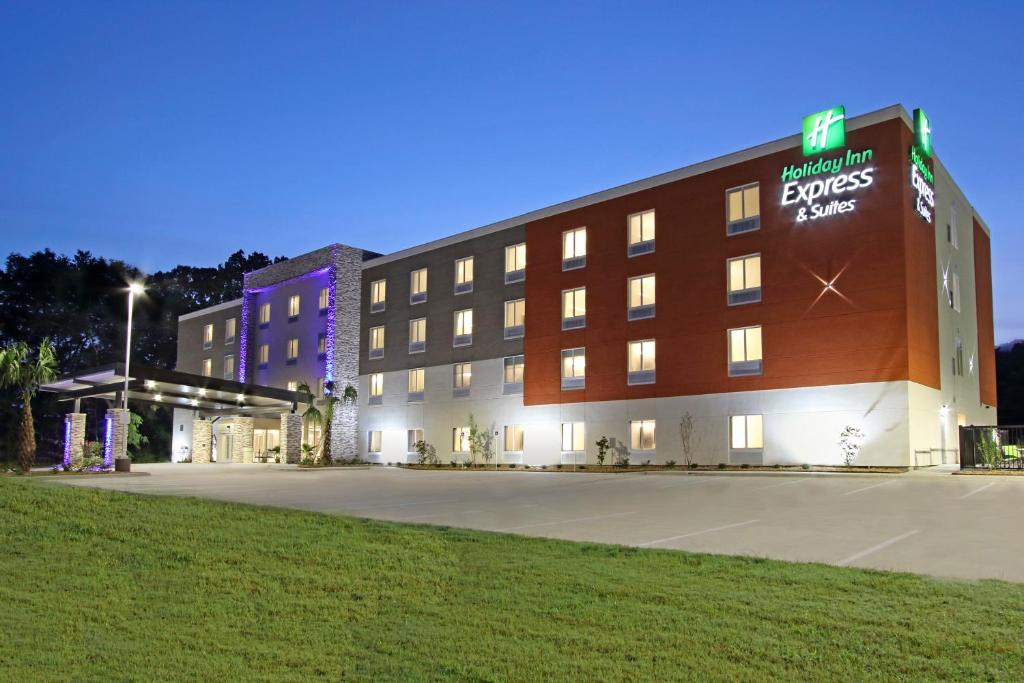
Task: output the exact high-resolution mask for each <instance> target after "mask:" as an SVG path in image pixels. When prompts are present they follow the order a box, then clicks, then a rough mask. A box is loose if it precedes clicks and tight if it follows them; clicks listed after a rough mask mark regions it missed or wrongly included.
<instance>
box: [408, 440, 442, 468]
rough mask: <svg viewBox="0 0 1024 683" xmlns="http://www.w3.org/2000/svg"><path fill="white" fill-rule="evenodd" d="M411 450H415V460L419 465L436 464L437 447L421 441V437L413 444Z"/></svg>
mask: <svg viewBox="0 0 1024 683" xmlns="http://www.w3.org/2000/svg"><path fill="white" fill-rule="evenodd" d="M412 447H413V450H415V451H416V461H417V462H419V464H421V465H436V464H438V462H439V460H438V457H437V449H436V448H434V446H433V445H431V444H429V443H427V442H426V441H423V440H422V439H421V440H419V441H417V442H416V443H414V444H413V446H412Z"/></svg>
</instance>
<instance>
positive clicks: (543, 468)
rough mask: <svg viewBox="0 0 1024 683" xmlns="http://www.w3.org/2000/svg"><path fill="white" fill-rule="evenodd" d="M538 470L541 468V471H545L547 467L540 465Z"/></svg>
mask: <svg viewBox="0 0 1024 683" xmlns="http://www.w3.org/2000/svg"><path fill="white" fill-rule="evenodd" d="M540 468H541V469H542V470H546V469H547V468H548V466H547V465H541V466H540Z"/></svg>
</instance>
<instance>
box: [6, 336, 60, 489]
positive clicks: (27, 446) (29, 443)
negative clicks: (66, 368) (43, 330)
mask: <svg viewBox="0 0 1024 683" xmlns="http://www.w3.org/2000/svg"><path fill="white" fill-rule="evenodd" d="M56 376H57V352H56V351H55V350H54V348H53V344H52V343H51V342H50V340H49V338H46V339H43V341H42V342H40V344H39V348H38V349H37V350H36V353H35V355H34V356H33V354H32V350H31V349H30V348H29V345H28V344H26V343H25V342H14V343H12V344H8V345H7V346H5V347H4V348H3V349H0V389H5V388H8V387H11V388H13V389H14V390H15V391H17V392H18V393H20V394H21V414H20V415H19V416H18V424H17V427H16V428H15V441H14V452H15V453H16V454H17V457H18V465H19V466H20V467H21V471H22V472H28V471H29V470H30V469H32V466H33V465H35V464H36V430H35V425H34V423H33V420H32V397H33V396H35V394H36V392H37V391H38V390H39V386H40V385H41V384H45V383H46V382H51V381H53V380H54V378H56Z"/></svg>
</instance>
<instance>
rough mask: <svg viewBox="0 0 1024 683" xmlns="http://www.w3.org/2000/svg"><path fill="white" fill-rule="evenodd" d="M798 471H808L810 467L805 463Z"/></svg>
mask: <svg viewBox="0 0 1024 683" xmlns="http://www.w3.org/2000/svg"><path fill="white" fill-rule="evenodd" d="M800 469H802V470H809V469H811V466H810V465H808V464H807V463H804V464H803V465H800Z"/></svg>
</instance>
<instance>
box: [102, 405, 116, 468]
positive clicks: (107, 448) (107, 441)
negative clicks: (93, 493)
mask: <svg viewBox="0 0 1024 683" xmlns="http://www.w3.org/2000/svg"><path fill="white" fill-rule="evenodd" d="M104 429H105V430H106V431H105V433H104V434H103V468H104V469H106V468H108V467H113V466H114V416H113V415H107V419H106V420H104Z"/></svg>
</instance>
